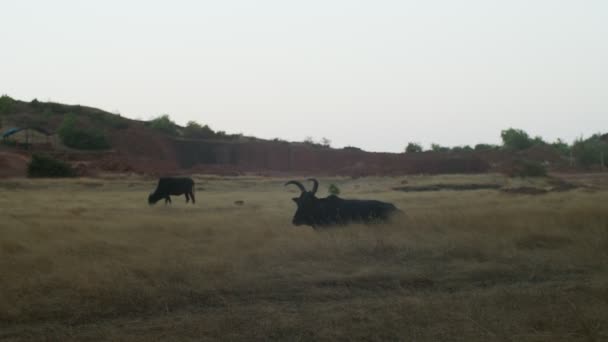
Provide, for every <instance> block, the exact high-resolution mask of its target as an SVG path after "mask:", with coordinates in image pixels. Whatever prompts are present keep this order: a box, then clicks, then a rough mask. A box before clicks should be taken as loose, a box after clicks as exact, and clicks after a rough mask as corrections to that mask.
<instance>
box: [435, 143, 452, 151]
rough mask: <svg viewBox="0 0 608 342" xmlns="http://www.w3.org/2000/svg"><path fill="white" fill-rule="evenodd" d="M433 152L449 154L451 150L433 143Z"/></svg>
mask: <svg viewBox="0 0 608 342" xmlns="http://www.w3.org/2000/svg"><path fill="white" fill-rule="evenodd" d="M431 151H433V152H449V151H450V148H449V147H445V146H441V145H439V144H435V143H433V144H431Z"/></svg>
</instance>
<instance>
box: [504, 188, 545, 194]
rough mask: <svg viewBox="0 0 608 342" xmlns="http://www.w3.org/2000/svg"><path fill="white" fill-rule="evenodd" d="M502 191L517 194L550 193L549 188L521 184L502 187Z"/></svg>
mask: <svg viewBox="0 0 608 342" xmlns="http://www.w3.org/2000/svg"><path fill="white" fill-rule="evenodd" d="M501 191H502V192H504V193H507V194H517V195H544V194H546V193H548V192H549V191H548V190H545V189H541V188H534V187H531V186H520V187H517V188H505V189H501Z"/></svg>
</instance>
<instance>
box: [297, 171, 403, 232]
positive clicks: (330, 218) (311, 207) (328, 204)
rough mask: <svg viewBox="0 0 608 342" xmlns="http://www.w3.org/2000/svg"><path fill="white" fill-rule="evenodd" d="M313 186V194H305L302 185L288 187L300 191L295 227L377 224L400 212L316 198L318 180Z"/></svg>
mask: <svg viewBox="0 0 608 342" xmlns="http://www.w3.org/2000/svg"><path fill="white" fill-rule="evenodd" d="M309 180H310V181H312V182H313V183H314V185H313V188H312V191H306V188H304V186H303V185H302V183H300V182H298V181H289V182H287V183H285V186H287V185H290V184H293V185H295V186H297V187H298V188H300V191H302V193H301V194H300V197H296V198H293V201H294V202H296V204H297V205H298V210H297V211H296V214H295V215H294V217H293V220H292V223H293V224H294V225H295V226H300V225H309V226H312V227H313V228H315V229H316V228H317V227H323V226H332V225H344V224H348V223H351V222H362V223H370V222H378V221H387V220H388V219H389V218H390V217H391V216H392V215H393V214H395V213H397V212H400V210H399V209H397V208H396V207H395V206H394V205H392V204H391V203H386V202H380V201H374V200H346V199H342V198H340V197H338V196H335V195H331V196H328V197H325V198H317V197H316V196H315V194H316V192H317V189H318V188H319V182H318V181H317V180H316V179H312V178H311V179H309Z"/></svg>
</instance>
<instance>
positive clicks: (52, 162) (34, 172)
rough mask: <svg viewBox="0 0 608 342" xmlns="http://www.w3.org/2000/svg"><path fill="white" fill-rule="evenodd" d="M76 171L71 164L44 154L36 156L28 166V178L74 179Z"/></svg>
mask: <svg viewBox="0 0 608 342" xmlns="http://www.w3.org/2000/svg"><path fill="white" fill-rule="evenodd" d="M74 175H75V173H74V170H73V169H72V168H71V167H70V165H69V164H67V163H65V162H63V161H61V160H58V159H54V158H52V157H50V156H47V155H43V154H34V155H33V156H32V160H31V161H30V163H29V164H28V166H27V176H28V177H33V178H35V177H50V178H58V177H74Z"/></svg>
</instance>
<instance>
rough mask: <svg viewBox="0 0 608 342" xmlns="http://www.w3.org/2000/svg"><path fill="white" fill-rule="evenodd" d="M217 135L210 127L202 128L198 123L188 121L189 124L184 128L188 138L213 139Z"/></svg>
mask: <svg viewBox="0 0 608 342" xmlns="http://www.w3.org/2000/svg"><path fill="white" fill-rule="evenodd" d="M215 135H216V134H215V132H214V131H213V130H212V129H211V128H210V127H209V126H207V125H205V126H202V125H201V124H199V123H198V122H196V121H188V124H187V125H186V127H185V128H184V136H186V137H187V138H193V139H212V138H214V137H215Z"/></svg>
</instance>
